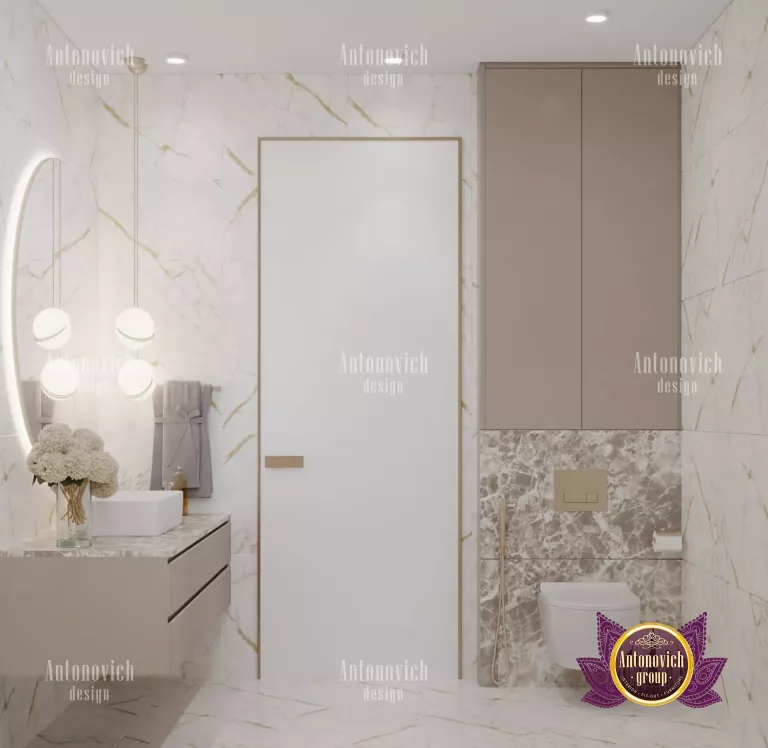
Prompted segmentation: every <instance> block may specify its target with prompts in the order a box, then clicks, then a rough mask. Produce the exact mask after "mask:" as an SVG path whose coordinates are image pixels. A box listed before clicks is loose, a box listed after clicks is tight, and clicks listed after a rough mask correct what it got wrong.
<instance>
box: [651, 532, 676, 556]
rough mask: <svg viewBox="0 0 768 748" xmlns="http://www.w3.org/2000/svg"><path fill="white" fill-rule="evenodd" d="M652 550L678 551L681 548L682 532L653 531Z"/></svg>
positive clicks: (660, 551)
mask: <svg viewBox="0 0 768 748" xmlns="http://www.w3.org/2000/svg"><path fill="white" fill-rule="evenodd" d="M653 550H654V551H655V552H656V553H679V552H681V551H682V550H683V534H682V533H681V532H680V531H679V530H671V531H662V532H659V531H657V530H654V531H653Z"/></svg>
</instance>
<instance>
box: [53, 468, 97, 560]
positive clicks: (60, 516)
mask: <svg viewBox="0 0 768 748" xmlns="http://www.w3.org/2000/svg"><path fill="white" fill-rule="evenodd" d="M90 544H91V482H90V481H88V480H86V481H83V482H82V483H81V484H79V485H78V484H77V483H67V484H64V483H58V484H57V485H56V545H57V546H58V547H59V548H87V547H88V546H90Z"/></svg>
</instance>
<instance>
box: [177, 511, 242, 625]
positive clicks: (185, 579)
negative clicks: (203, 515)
mask: <svg viewBox="0 0 768 748" xmlns="http://www.w3.org/2000/svg"><path fill="white" fill-rule="evenodd" d="M230 528H231V524H230V523H229V522H227V523H226V524H224V525H222V526H221V527H219V528H218V529H217V530H214V531H213V532H212V533H211V534H210V535H206V536H205V537H204V538H203V539H202V540H200V541H199V542H198V543H196V544H195V545H193V546H192V547H191V548H189V549H188V550H186V551H184V553H182V554H181V555H180V556H176V558H174V559H172V560H171V561H170V562H169V563H168V569H169V571H170V596H169V600H170V602H169V609H168V615H169V617H170V616H173V614H174V613H176V611H177V610H179V608H181V607H182V606H183V605H185V604H186V603H187V601H188V600H189V599H190V598H191V597H193V596H194V595H195V594H196V593H197V591H198V590H199V589H200V588H201V587H203V586H205V584H206V583H207V582H208V580H209V579H211V578H212V577H213V576H215V575H216V574H218V573H219V572H220V571H221V570H222V569H223V568H224V567H225V566H227V565H228V564H229V556H230V553H231V532H230Z"/></svg>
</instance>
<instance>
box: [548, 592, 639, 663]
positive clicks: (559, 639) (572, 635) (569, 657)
mask: <svg viewBox="0 0 768 748" xmlns="http://www.w3.org/2000/svg"><path fill="white" fill-rule="evenodd" d="M598 613H602V614H603V615H604V616H606V617H607V618H610V619H611V620H613V621H616V623H619V624H621V625H622V626H623V627H624V628H625V629H628V628H630V627H631V626H636V625H637V624H638V623H640V600H639V598H638V597H637V595H635V594H634V593H633V592H632V591H631V590H630V589H629V587H628V586H627V585H626V584H625V583H624V582H542V583H541V592H540V594H539V616H540V618H541V629H542V632H543V634H544V641H545V643H546V645H547V650H548V651H549V656H550V658H551V659H552V661H553V662H555V663H556V664H558V665H560V666H561V667H564V668H578V667H579V663H578V662H577V661H576V658H577V657H598V656H599V655H598V652H597V614H598Z"/></svg>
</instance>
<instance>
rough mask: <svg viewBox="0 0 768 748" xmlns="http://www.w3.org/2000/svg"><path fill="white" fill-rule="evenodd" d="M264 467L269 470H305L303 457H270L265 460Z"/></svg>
mask: <svg viewBox="0 0 768 748" xmlns="http://www.w3.org/2000/svg"><path fill="white" fill-rule="evenodd" d="M264 467H267V468H303V467H304V456H303V455H295V456H294V455H268V456H267V457H265V458H264Z"/></svg>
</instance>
